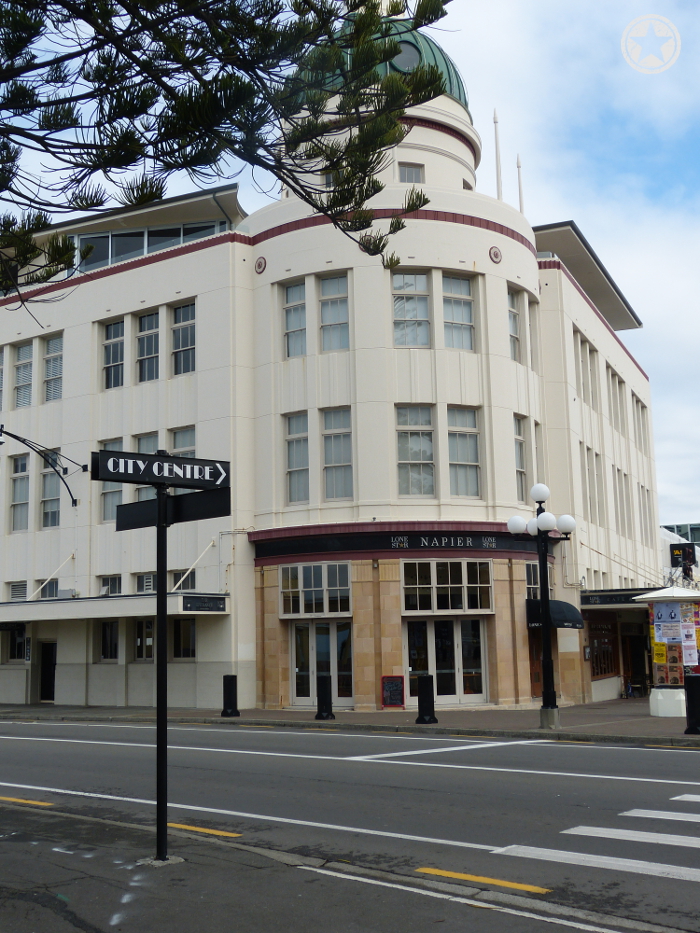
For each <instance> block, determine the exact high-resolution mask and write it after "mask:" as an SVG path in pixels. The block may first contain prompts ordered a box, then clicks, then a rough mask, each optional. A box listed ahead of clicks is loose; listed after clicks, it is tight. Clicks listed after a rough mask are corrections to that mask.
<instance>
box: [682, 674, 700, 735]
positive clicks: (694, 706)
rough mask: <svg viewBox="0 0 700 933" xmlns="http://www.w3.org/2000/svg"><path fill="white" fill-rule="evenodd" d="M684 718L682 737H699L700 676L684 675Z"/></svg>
mask: <svg viewBox="0 0 700 933" xmlns="http://www.w3.org/2000/svg"><path fill="white" fill-rule="evenodd" d="M685 718H686V722H687V724H688V728H687V729H686V730H685V733H684V735H700V674H686V675H685Z"/></svg>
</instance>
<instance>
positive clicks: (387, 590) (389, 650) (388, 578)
mask: <svg viewBox="0 0 700 933" xmlns="http://www.w3.org/2000/svg"><path fill="white" fill-rule="evenodd" d="M379 613H380V638H381V645H380V647H381V659H382V663H381V673H382V675H390V674H403V673H404V659H403V632H402V629H401V564H400V561H398V560H380V561H379ZM377 688H378V689H379V690H381V681H380V682H379V683H378V684H377ZM406 689H408V684H407V685H406ZM380 702H381V698H380Z"/></svg>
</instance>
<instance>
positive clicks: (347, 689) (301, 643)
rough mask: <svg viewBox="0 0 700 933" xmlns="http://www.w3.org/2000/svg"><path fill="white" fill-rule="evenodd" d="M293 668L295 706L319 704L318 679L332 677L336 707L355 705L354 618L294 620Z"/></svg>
mask: <svg viewBox="0 0 700 933" xmlns="http://www.w3.org/2000/svg"><path fill="white" fill-rule="evenodd" d="M292 670H293V672H294V676H293V677H292V684H291V686H292V698H291V699H292V704H293V705H294V706H306V707H313V706H315V705H316V699H317V688H316V685H317V678H318V677H330V678H331V696H332V698H333V706H338V707H351V706H352V705H353V689H352V621H351V620H350V619H344V620H342V621H340V622H330V621H324V622H296V623H294V629H293V632H292Z"/></svg>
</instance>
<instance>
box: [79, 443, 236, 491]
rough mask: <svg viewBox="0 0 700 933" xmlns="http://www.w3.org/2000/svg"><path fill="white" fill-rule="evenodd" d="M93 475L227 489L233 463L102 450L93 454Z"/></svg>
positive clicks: (121, 480)
mask: <svg viewBox="0 0 700 933" xmlns="http://www.w3.org/2000/svg"><path fill="white" fill-rule="evenodd" d="M90 476H91V478H92V479H97V480H103V481H105V482H113V483H137V484H138V485H139V486H178V487H183V488H187V489H223V488H225V487H227V486H230V485H231V464H230V463H229V462H228V461H227V460H197V459H196V458H194V457H170V456H167V455H165V454H137V453H126V452H124V451H121V450H119V451H116V450H100V451H98V452H93V454H92V463H91V470H90Z"/></svg>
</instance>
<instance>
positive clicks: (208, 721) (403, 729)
mask: <svg viewBox="0 0 700 933" xmlns="http://www.w3.org/2000/svg"><path fill="white" fill-rule="evenodd" d="M0 722H65V723H81V722H91V723H96V724H97V723H100V722H120V723H134V724H142V723H147V724H148V725H153V726H155V718H154V717H146V716H100V717H97V716H94V717H91V716H75V715H74V716H47V715H44V716H41V715H21V714H8V713H0ZM168 723H169V724H170V723H177V724H179V725H183V724H184V725H208V726H220V727H222V728H235V727H237V726H256V727H258V728H260V727H266V728H268V729H301V730H308V731H313V730H321V731H323V732H369V733H387V734H392V733H393V734H396V733H399V734H401V733H404V734H409V735H451V736H461V735H463V736H468V737H474V736H476V737H482V738H483V737H487V738H496V739H497V738H506V739H525V740H528V739H529V740H540V741H545V742H547V741H548V742H573V743H576V744H584V743H585V744H599V745H600V744H612V745H631V746H637V747H649V746H653V747H659V748H669V747H671V748H688V749H697V750H700V736H690V735H683V734H681V735H678V736H668V735H610V734H608V733H600V732H566V731H564V730H562V729H560V730H547V729H488V728H485V729H476V728H472V729H465V728H460V727H459V726H455V727H449V726H417V725H413V724H411V723H404V724H397V725H391V724H389V723H349V722H337V721H335V720H334V721H332V722H330V721H327V720H323V721H319V722H316V721H313V720H312V721H310V722H309V721H301V722H297V721H294V720H289V719H238V718H237V719H235V720H233V719H222V718H220V717H218V716H217V717H206V716H201V717H179V716H169V717H168Z"/></svg>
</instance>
